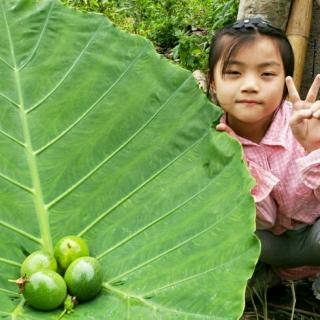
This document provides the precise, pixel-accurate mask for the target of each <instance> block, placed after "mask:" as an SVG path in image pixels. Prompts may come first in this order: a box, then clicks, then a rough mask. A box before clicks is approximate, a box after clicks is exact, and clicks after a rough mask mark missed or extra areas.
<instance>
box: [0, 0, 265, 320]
mask: <svg viewBox="0 0 320 320" xmlns="http://www.w3.org/2000/svg"><path fill="white" fill-rule="evenodd" d="M0 11H1V12H0V32H1V33H0V34H1V37H0V75H1V78H0V110H1V113H0V188H1V189H0V190H1V193H0V270H1V274H0V318H3V319H6V318H11V319H20V318H21V319H57V317H58V315H59V314H60V313H61V310H56V311H53V312H49V313H42V312H36V311H34V310H32V309H31V308H30V307H28V305H27V304H26V303H25V302H24V301H23V299H22V298H21V297H20V296H19V295H18V294H17V289H16V288H15V286H14V285H13V284H12V283H10V282H8V279H13V278H15V277H17V276H18V274H19V265H20V264H21V262H22V261H23V259H24V258H25V255H26V254H28V253H29V252H32V251H33V250H36V249H38V248H40V247H41V246H42V247H44V248H45V249H47V250H52V246H53V244H54V243H55V242H56V241H57V240H58V239H59V238H60V237H61V236H63V235H68V234H79V235H81V236H83V237H84V238H85V239H86V240H87V241H88V243H89V246H90V248H91V251H92V255H93V256H96V257H98V258H99V259H100V261H101V263H102V264H103V268H104V273H105V280H104V288H103V290H102V293H101V294H100V295H99V296H98V297H97V298H96V299H94V300H93V301H91V302H88V303H85V304H82V305H79V306H77V308H76V311H75V312H74V313H73V314H71V315H68V316H67V317H68V318H70V319H85V320H87V319H110V320H111V319H117V320H121V319H143V320H144V319H237V318H239V316H240V315H241V312H242V309H243V300H244V290H245V285H246V281H247V279H248V278H249V277H250V275H251V273H252V270H253V267H254V265H255V263H256V260H257V257H258V251H259V245H258V242H257V240H256V238H255V237H254V234H253V230H254V215H255V210H254V203H253V200H252V197H251V196H250V188H251V187H252V184H253V183H252V179H251V178H250V177H249V174H248V172H247V169H246V168H245V165H244V164H243V161H242V153H241V147H240V145H239V144H238V143H237V142H236V141H234V140H232V139H231V138H229V137H228V136H227V135H226V134H223V133H217V132H215V131H213V130H212V129H211V125H212V123H217V121H218V119H219V116H220V114H221V113H220V111H219V109H218V108H216V107H214V106H213V105H212V104H210V103H209V102H208V100H207V99H206V97H205V96H204V94H202V93H201V92H200V90H199V89H198V88H197V85H196V83H195V81H194V79H193V78H192V75H191V73H189V72H188V71H186V70H183V69H181V68H179V67H176V66H174V65H172V64H171V63H169V62H168V61H166V60H165V59H162V58H161V57H160V56H159V55H157V54H156V53H155V52H154V49H153V48H152V46H151V44H150V43H149V42H148V41H147V40H145V39H143V38H141V37H137V36H133V35H129V34H126V33H124V32H121V31H119V30H117V28H115V27H114V25H113V24H111V23H110V22H108V21H107V20H106V18H105V17H103V16H101V15H96V14H87V13H82V12H76V11H73V10H71V9H69V8H65V7H64V6H62V5H61V4H60V3H59V2H56V1H44V0H43V1H40V0H38V1H36V0H1V1H0Z"/></svg>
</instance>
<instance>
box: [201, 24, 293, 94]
mask: <svg viewBox="0 0 320 320" xmlns="http://www.w3.org/2000/svg"><path fill="white" fill-rule="evenodd" d="M258 35H265V36H268V37H270V38H272V39H274V40H275V42H276V44H277V45H278V47H279V51H280V55H281V59H282V62H283V66H284V71H285V75H286V76H292V75H293V70H294V55H293V50H292V47H291V45H290V42H289V40H288V38H287V36H286V35H285V33H284V32H282V31H281V30H280V29H278V28H275V27H274V26H272V25H271V24H270V23H269V22H268V21H265V20H263V19H261V18H246V19H242V20H238V21H236V22H235V23H233V24H230V25H227V26H226V27H224V28H223V29H220V30H219V31H218V32H217V33H216V34H215V35H214V36H213V38H212V41H211V46H210V53H209V70H208V91H207V95H208V96H209V95H210V84H211V83H212V81H213V76H214V69H215V67H216V65H217V63H218V61H219V60H220V59H221V60H222V73H224V72H225V70H226V68H227V66H228V64H229V61H230V58H231V57H232V55H234V54H235V53H236V52H237V51H238V50H239V49H240V48H242V47H243V46H244V45H245V44H247V43H249V42H251V41H253V40H254V39H255V38H256V37H257V36H258ZM225 40H226V41H225ZM286 95H287V87H286V86H285V87H284V92H283V99H284V98H285V97H286Z"/></svg>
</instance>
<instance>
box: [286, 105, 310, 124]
mask: <svg viewBox="0 0 320 320" xmlns="http://www.w3.org/2000/svg"><path fill="white" fill-rule="evenodd" d="M310 118H312V111H311V109H301V110H298V111H296V112H294V113H293V114H292V116H291V118H290V121H289V123H290V126H296V125H298V124H299V123H301V122H302V121H303V120H305V119H310Z"/></svg>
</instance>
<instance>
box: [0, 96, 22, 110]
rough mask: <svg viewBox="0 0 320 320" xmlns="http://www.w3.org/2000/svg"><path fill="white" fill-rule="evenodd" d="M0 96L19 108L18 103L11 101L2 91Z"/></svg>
mask: <svg viewBox="0 0 320 320" xmlns="http://www.w3.org/2000/svg"><path fill="white" fill-rule="evenodd" d="M0 97H2V98H3V99H5V100H7V101H8V102H10V103H11V104H12V105H13V106H14V107H16V108H18V109H20V106H19V104H18V103H16V102H15V101H13V100H12V99H11V98H9V97H8V96H6V95H5V94H3V93H0Z"/></svg>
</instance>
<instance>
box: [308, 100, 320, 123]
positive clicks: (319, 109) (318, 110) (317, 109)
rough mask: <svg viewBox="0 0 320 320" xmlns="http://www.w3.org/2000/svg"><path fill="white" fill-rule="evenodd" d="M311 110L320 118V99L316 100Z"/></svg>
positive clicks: (314, 115) (315, 116) (313, 114)
mask: <svg viewBox="0 0 320 320" xmlns="http://www.w3.org/2000/svg"><path fill="white" fill-rule="evenodd" d="M310 110H311V111H312V116H313V117H314V118H317V119H319V118H320V101H319V100H318V101H316V102H315V103H314V104H313V105H312V106H311V107H310Z"/></svg>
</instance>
